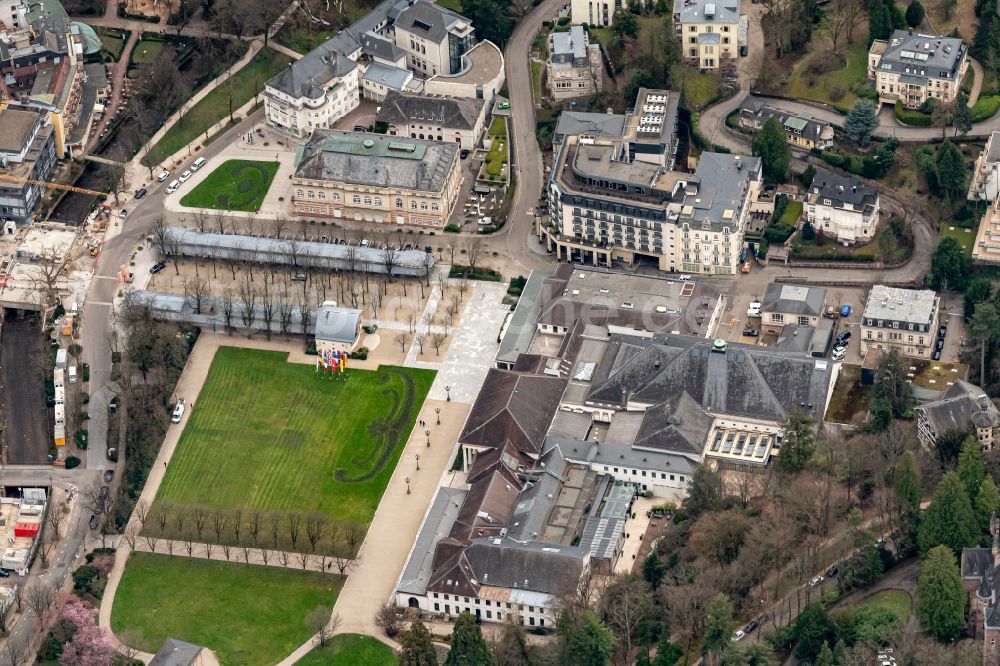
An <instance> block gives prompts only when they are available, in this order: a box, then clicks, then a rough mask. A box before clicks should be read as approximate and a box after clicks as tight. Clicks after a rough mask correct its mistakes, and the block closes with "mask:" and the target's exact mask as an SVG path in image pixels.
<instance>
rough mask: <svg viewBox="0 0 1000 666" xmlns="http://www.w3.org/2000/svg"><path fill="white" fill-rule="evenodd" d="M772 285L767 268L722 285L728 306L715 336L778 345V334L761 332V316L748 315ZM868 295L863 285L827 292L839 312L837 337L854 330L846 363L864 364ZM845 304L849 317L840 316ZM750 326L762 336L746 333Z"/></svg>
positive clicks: (737, 340) (726, 305)
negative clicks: (862, 351) (863, 330)
mask: <svg viewBox="0 0 1000 666" xmlns="http://www.w3.org/2000/svg"><path fill="white" fill-rule="evenodd" d="M772 275H773V274H772ZM768 284H770V281H769V280H767V279H766V278H764V271H760V270H757V271H755V273H751V274H749V275H740V276H739V277H737V278H736V279H735V280H733V281H731V282H730V283H729V285H722V289H723V294H724V296H725V309H724V311H723V314H722V316H721V317H720V319H719V324H718V326H717V328H716V331H715V333H714V336H715V337H719V338H723V339H725V340H729V341H731V342H740V343H744V344H751V345H753V344H759V345H764V346H771V345H774V344H775V343H776V342H777V337H778V336H777V335H766V334H763V335H760V333H762V331H761V325H762V322H761V319H760V317H750V316H748V315H747V310H748V308H749V307H750V304H751V303H753V302H760V301H761V300H762V299H763V297H764V293H765V291H766V290H767V285H768ZM867 294H868V290H867V289H863V288H859V287H828V288H827V291H826V307H827V308H831V307H832V308H833V309H834V311H835V312H837V313H838V315H837V316H836V317H835V319H834V331H833V335H834V338H836V337H837V336H838V335H840V334H841V333H842V332H843V331H850V332H851V336H852V339H851V341H850V342H849V343H848V345H847V349H846V354H845V357H844V359H843V360H844V362H845V363H861V356H860V353H859V351H858V344H857V338H858V336H860V333H861V313H862V312H863V311H864V306H865V299H866V298H867ZM844 305H849V306H850V314H849V315H848V316H847V317H840V316H839V312H840V308H841V307H842V306H844ZM747 329H753V330H754V331H756V332H757V333H758V334H759V335H753V336H751V335H743V333H744V331H746V330H747ZM831 347H832V345H831Z"/></svg>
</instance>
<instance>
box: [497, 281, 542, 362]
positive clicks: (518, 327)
mask: <svg viewBox="0 0 1000 666" xmlns="http://www.w3.org/2000/svg"><path fill="white" fill-rule="evenodd" d="M551 275H552V274H551V273H547V272H545V271H532V272H531V275H529V276H528V281H527V282H526V283H525V285H524V289H523V290H522V291H521V296H520V298H518V299H517V307H515V308H514V314H513V315H512V316H511V318H510V322H509V323H508V324H507V331H506V332H505V333H504V335H503V340H501V341H500V349H499V350H498V351H497V356H496V360H497V362H498V363H515V362H517V357H518V356H520V355H521V354H523V353H525V352H527V351H528V350H529V349H531V341H532V339H533V338H534V337H535V331H536V326H535V320H536V319H537V318H538V313H539V312H541V309H542V288H543V286H544V285H545V280H546V278H549V277H551Z"/></svg>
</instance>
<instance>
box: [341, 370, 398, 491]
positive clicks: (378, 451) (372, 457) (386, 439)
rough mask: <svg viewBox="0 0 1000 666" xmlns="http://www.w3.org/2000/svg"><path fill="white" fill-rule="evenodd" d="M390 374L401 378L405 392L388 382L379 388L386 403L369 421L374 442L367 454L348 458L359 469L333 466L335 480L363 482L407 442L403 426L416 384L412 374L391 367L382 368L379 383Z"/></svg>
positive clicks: (383, 381)
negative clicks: (382, 388) (335, 467)
mask: <svg viewBox="0 0 1000 666" xmlns="http://www.w3.org/2000/svg"><path fill="white" fill-rule="evenodd" d="M393 378H399V379H400V380H401V381H402V382H403V392H404V395H403V396H400V395H399V391H397V390H396V388H394V387H391V386H387V387H386V389H385V390H384V391H383V392H382V393H383V395H385V397H386V398H387V399H388V403H389V409H388V411H387V412H386V416H380V417H378V418H377V419H375V420H374V421H372V422H371V423H369V424H368V436H369V437H371V438H372V440H374V442H375V445H374V446H373V447H372V449H371V451H370V452H369V453H368V455H367V456H365V457H363V458H355V459H354V460H352V461H351V463H352V464H353V465H354V467H356V468H358V469H356V470H352V471H351V472H349V471H348V470H346V469H343V468H341V469H338V470H336V471H335V472H334V473H333V478H335V479H336V480H337V481H340V482H342V483H363V482H365V481H369V480H371V479H373V478H375V477H376V476H378V474H379V473H380V472H381V471H382V470H383V469H384V468H385V465H386V463H387V462H389V460H390V459H391V458H392V455H393V452H394V451H395V450H396V449H397V448H398V447H399V446H402V445H403V444H404V443H405V442H406V436H407V432H406V428H407V426H408V425H409V424H410V415H411V414H412V413H413V402H414V399H415V397H416V387H415V386H414V385H413V377H411V376H410V375H409V374H407V373H405V372H400V371H398V370H393V369H389V370H383V371H382V372H381V373H379V377H378V380H379V382H380V383H382V384H388V383H389V382H391V381H392V380H393Z"/></svg>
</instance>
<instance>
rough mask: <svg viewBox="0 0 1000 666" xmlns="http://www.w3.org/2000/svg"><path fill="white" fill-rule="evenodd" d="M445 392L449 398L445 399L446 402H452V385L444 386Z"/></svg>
mask: <svg viewBox="0 0 1000 666" xmlns="http://www.w3.org/2000/svg"><path fill="white" fill-rule="evenodd" d="M444 392H445V394H446V395H447V398H448V399H447V400H445V402H451V387H450V386H445V387H444Z"/></svg>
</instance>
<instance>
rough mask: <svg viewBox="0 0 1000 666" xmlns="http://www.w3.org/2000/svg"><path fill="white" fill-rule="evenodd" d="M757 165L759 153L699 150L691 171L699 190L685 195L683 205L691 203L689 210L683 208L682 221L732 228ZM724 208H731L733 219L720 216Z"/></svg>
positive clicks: (759, 165) (728, 209)
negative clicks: (738, 153)
mask: <svg viewBox="0 0 1000 666" xmlns="http://www.w3.org/2000/svg"><path fill="white" fill-rule="evenodd" d="M760 168H761V161H760V158H759V157H747V156H745V155H743V156H740V155H736V156H734V155H730V154H728V153H710V152H704V153H702V154H701V158H700V159H699V160H698V167H697V168H696V169H695V171H694V175H695V179H696V180H697V181H698V192H697V194H695V195H693V196H692V195H686V196H685V197H684V208H685V209H686V208H687V207H688V206H691V207H692V209H693V210H692V212H691V213H690V214H686V213H684V212H682V213H681V216H680V219H681V221H682V222H683V221H687V220H691V221H693V222H696V223H702V222H704V221H709V222H711V223H712V229H713V230H719V229H721V228H722V227H727V226H728V227H730V228H734V227H735V226H736V216H737V215H738V214H739V210H740V208H741V206H742V204H743V200H744V198H745V196H746V192H747V189H748V188H749V186H750V181H751V180H752V179H756V177H757V175H758V173H760ZM726 211H733V218H732V219H729V220H725V219H723V215H724V213H725V212H726Z"/></svg>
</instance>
